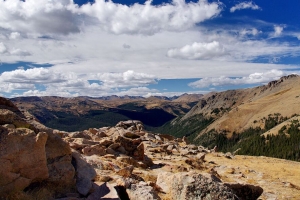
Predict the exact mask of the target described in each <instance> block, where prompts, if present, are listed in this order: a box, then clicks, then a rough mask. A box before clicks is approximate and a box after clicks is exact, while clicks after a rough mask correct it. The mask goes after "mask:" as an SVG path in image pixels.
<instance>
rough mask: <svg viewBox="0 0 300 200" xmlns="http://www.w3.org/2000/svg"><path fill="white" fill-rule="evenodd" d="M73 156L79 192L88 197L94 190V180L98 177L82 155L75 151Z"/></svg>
mask: <svg viewBox="0 0 300 200" xmlns="http://www.w3.org/2000/svg"><path fill="white" fill-rule="evenodd" d="M72 156H73V159H74V161H75V168H76V188H77V191H78V192H79V193H80V194H82V195H84V196H87V195H88V194H89V193H90V192H91V190H92V187H93V180H94V179H95V178H96V176H97V174H96V171H95V169H94V168H93V167H92V166H91V165H90V164H88V163H87V162H86V160H85V159H84V156H82V155H81V154H80V153H78V152H76V151H73V152H72Z"/></svg>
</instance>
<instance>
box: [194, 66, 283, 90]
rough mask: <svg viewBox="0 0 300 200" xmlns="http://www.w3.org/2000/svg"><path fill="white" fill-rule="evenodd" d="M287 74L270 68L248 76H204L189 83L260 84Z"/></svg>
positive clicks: (203, 86) (196, 85) (201, 85)
mask: <svg viewBox="0 0 300 200" xmlns="http://www.w3.org/2000/svg"><path fill="white" fill-rule="evenodd" d="M284 75H286V74H285V73H284V72H283V71H280V70H270V71H266V72H262V73H253V74H250V75H249V76H247V77H241V78H229V77H226V76H220V77H210V78H203V79H200V80H198V81H195V82H192V83H190V84H189V86H190V87H193V88H205V87H210V86H226V85H242V84H259V83H266V82H269V81H272V80H276V79H279V78H280V77H282V76H284Z"/></svg>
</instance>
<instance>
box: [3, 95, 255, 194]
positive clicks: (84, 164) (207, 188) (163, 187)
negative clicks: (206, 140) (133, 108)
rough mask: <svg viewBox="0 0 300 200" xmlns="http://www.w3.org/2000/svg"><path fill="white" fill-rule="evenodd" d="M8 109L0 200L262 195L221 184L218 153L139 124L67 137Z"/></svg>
mask: <svg viewBox="0 0 300 200" xmlns="http://www.w3.org/2000/svg"><path fill="white" fill-rule="evenodd" d="M0 100H1V99H0ZM0 102H1V101H0ZM6 104H8V105H10V104H9V103H7V102H6ZM10 107H12V106H11V105H10ZM6 108H7V107H5V108H4V109H2V110H1V109H0V114H1V113H2V114H3V116H2V118H0V124H1V126H0V150H1V151H0V163H1V167H0V197H7V198H10V197H12V196H10V195H13V194H14V193H20V192H23V193H25V194H26V191H45V190H46V191H48V192H46V193H47V194H48V196H44V197H42V198H44V199H51V198H58V199H60V200H63V199H64V200H66V199H68V200H69V199H70V198H71V199H77V200H78V199H81V198H80V197H82V199H83V198H84V199H88V200H92V199H101V198H103V199H136V200H138V199H153V200H154V199H157V200H159V199H239V198H240V199H243V198H244V197H243V193H245V194H247V196H245V198H246V199H247V198H248V199H249V198H256V197H258V196H259V195H260V194H261V190H260V189H261V188H260V187H257V186H254V185H251V184H242V183H238V184H237V183H236V184H235V183H226V184H224V183H222V180H221V177H220V176H218V173H217V172H216V171H214V169H215V167H216V165H215V164H214V163H211V162H209V161H206V155H207V154H210V153H211V152H213V151H211V150H209V149H206V148H204V147H202V146H195V145H191V144H187V142H186V141H185V140H184V139H178V138H174V137H173V136H169V135H165V134H154V133H148V132H146V131H145V130H144V127H143V124H142V123H141V122H140V121H132V120H130V121H125V122H120V123H118V124H117V125H116V126H115V127H104V128H98V129H97V128H90V129H88V130H85V131H77V132H73V133H67V132H61V131H58V130H53V129H50V128H47V127H45V126H43V125H42V124H40V123H39V122H37V121H35V120H34V118H33V117H32V116H30V114H29V113H25V114H24V115H19V114H17V113H15V112H14V109H11V110H9V109H6ZM5 116H6V117H5ZM24 117H27V118H24ZM1 120H2V121H1ZM5 120H6V121H5ZM16 121H18V122H19V121H21V122H24V124H23V125H25V124H27V125H28V126H27V125H26V127H22V128H21V127H20V123H19V124H18V123H16ZM23 125H22V126H23ZM233 159H234V158H233ZM233 159H232V160H233ZM207 172H209V174H208V173H207ZM31 193H32V192H31ZM50 194H51V195H50ZM49 195H50V196H49ZM30 198H31V199H36V198H38V199H40V198H41V197H40V196H39V197H36V196H30V197H29V199H30Z"/></svg>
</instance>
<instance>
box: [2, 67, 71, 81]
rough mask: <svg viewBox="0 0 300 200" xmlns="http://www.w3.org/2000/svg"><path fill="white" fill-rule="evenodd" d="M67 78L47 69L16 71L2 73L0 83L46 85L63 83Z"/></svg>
mask: <svg viewBox="0 0 300 200" xmlns="http://www.w3.org/2000/svg"><path fill="white" fill-rule="evenodd" d="M68 76H70V75H67V76H64V75H62V74H60V73H57V72H55V71H52V70H50V69H47V68H32V69H27V70H24V69H17V70H14V71H6V72H3V73H2V74H1V75H0V82H6V83H28V84H47V83H58V82H64V81H66V80H67V77H68Z"/></svg>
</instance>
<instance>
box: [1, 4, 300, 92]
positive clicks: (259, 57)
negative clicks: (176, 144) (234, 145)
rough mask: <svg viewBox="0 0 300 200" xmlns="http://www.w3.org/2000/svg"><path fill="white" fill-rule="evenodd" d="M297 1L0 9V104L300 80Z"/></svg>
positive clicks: (205, 90) (52, 5) (86, 5)
mask: <svg viewBox="0 0 300 200" xmlns="http://www.w3.org/2000/svg"><path fill="white" fill-rule="evenodd" d="M299 9H300V1H299V0H289V1H286V2H283V1H282V0H272V1H266V0H255V1H243V0H241V1H237V0H220V1H217V0H199V1H195V0H193V1H182V0H174V1H159V0H154V1H152V2H150V1H134V0H127V1H123V0H117V1H104V0H95V1H89V2H88V1H82V0H76V1H75V0H74V1H72V0H27V1H21V0H6V1H4V0H0V61H1V63H0V95H1V96H5V97H15V96H32V95H35V96H49V95H56V96H66V97H73V96H94V97H97V96H108V95H113V94H114V95H120V96H122V95H135V96H136V95H138V96H151V95H166V96H173V95H180V94H182V93H208V92H210V91H223V90H228V89H237V88H247V87H253V86H257V85H262V84H265V83H267V82H269V81H272V80H274V79H278V78H280V77H281V76H284V75H288V74H291V73H296V74H299V71H300V65H299V63H300V25H299V21H300V15H299Z"/></svg>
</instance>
